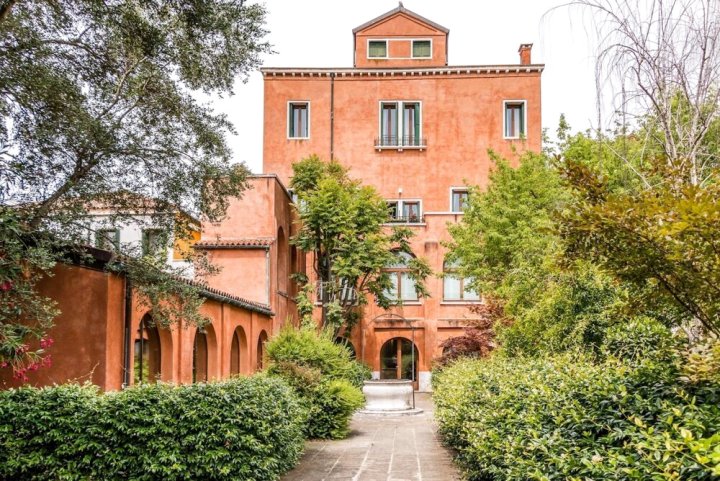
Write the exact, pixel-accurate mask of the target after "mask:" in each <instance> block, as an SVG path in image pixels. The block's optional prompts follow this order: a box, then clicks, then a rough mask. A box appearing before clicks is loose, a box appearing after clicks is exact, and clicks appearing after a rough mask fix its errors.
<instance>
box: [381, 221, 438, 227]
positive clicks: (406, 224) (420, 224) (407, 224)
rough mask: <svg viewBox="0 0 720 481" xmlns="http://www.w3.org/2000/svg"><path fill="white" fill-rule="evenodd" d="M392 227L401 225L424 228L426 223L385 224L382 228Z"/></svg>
mask: <svg viewBox="0 0 720 481" xmlns="http://www.w3.org/2000/svg"><path fill="white" fill-rule="evenodd" d="M394 225H401V226H403V227H425V226H427V223H425V222H386V223H384V224H383V227H392V226H394Z"/></svg>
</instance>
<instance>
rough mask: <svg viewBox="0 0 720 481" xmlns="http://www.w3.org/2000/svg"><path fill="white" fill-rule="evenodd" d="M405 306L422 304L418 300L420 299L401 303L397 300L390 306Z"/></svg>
mask: <svg viewBox="0 0 720 481" xmlns="http://www.w3.org/2000/svg"><path fill="white" fill-rule="evenodd" d="M405 306H422V302H420V301H403V302H402V303H400V302H398V303H397V304H392V307H405Z"/></svg>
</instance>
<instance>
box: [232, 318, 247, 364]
mask: <svg viewBox="0 0 720 481" xmlns="http://www.w3.org/2000/svg"><path fill="white" fill-rule="evenodd" d="M246 356H247V337H245V330H244V329H243V328H242V327H241V326H238V327H237V328H236V329H235V332H234V333H233V337H232V343H231V345H230V374H234V375H237V374H241V373H242V372H243V369H245V370H247V366H246V365H245V363H246V362H247V361H246Z"/></svg>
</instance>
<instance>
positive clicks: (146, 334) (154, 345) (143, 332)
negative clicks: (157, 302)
mask: <svg viewBox="0 0 720 481" xmlns="http://www.w3.org/2000/svg"><path fill="white" fill-rule="evenodd" d="M134 348H135V349H134V357H135V358H134V360H133V361H134V364H133V384H135V385H138V384H143V383H154V382H157V381H158V380H159V379H160V375H161V369H162V367H161V360H162V358H161V348H160V333H159V332H158V328H157V326H155V323H154V321H153V319H152V317H151V316H150V314H145V316H144V317H143V318H142V320H141V321H140V326H139V327H138V330H137V335H136V337H135V345H134Z"/></svg>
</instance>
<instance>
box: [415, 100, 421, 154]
mask: <svg viewBox="0 0 720 481" xmlns="http://www.w3.org/2000/svg"><path fill="white" fill-rule="evenodd" d="M414 118H415V139H416V142H420V104H415V115H414ZM417 145H420V144H419V143H418V144H417Z"/></svg>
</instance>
